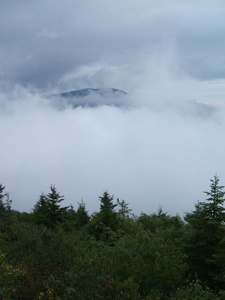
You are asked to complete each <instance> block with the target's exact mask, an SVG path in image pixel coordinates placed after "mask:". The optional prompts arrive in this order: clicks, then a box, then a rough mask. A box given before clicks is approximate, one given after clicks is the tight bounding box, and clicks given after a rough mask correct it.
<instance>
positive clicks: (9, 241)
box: [0, 175, 225, 300]
mask: <svg viewBox="0 0 225 300" xmlns="http://www.w3.org/2000/svg"><path fill="white" fill-rule="evenodd" d="M223 190H224V186H220V185H219V177H218V176H217V175H215V176H214V178H213V179H212V180H211V186H210V191H209V192H205V193H206V200H205V202H198V203H197V204H196V205H195V210H194V211H193V212H190V213H187V214H185V216H184V219H182V218H181V217H180V216H179V215H176V216H170V215H168V214H167V213H165V212H163V210H162V209H159V211H158V212H157V213H153V214H150V215H147V214H145V213H142V214H141V215H140V216H134V215H133V214H132V213H131V209H130V208H129V206H128V203H126V202H125V201H124V200H120V199H117V201H114V197H113V196H110V195H109V194H108V192H104V193H103V195H102V196H101V197H99V202H100V208H99V212H96V213H94V214H92V215H89V214H88V211H87V209H86V207H85V204H84V203H83V202H81V203H79V205H78V208H77V210H74V208H73V207H63V205H62V204H63V201H64V197H63V196H61V195H60V193H59V192H57V190H56V187H55V186H53V185H52V186H51V187H50V192H49V193H48V194H41V195H40V198H39V200H38V201H37V203H36V204H35V206H34V208H33V209H32V212H31V213H21V212H18V211H14V210H12V208H11V206H12V201H10V197H9V195H8V194H7V193H6V192H5V187H4V186H3V185H2V184H0V299H28V300H30V299H39V300H42V299H43V300H44V299H46V300H50V299H52V300H53V299H54V300H60V299H63V300H64V299H65V300H67V299H68V300H69V299H71V300H74V299H75V300H76V299H77V300H88V299H97V300H110V299H125V300H126V299H127V300H128V299H130V300H136V299H146V300H150V299H159V300H160V299H165V300H166V299H171V300H181V299H186V300H193V299H194V300H197V299H202V300H203V299H204V300H205V299H210V300H211V299H225V252H224V244H225V208H224V206H223V204H224V201H225V198H224V195H225V193H224V191H223Z"/></svg>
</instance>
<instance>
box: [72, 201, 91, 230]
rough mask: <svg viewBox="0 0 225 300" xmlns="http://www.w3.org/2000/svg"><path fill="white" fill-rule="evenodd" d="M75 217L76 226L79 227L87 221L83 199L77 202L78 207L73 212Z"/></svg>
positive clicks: (87, 216)
mask: <svg viewBox="0 0 225 300" xmlns="http://www.w3.org/2000/svg"><path fill="white" fill-rule="evenodd" d="M75 218H76V226H77V228H81V227H83V226H84V225H86V224H87V223H88V222H89V219H90V217H89V215H88V212H87V210H86V206H85V203H84V202H83V201H81V203H79V206H78V209H77V211H76V214H75Z"/></svg>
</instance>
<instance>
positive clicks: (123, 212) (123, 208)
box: [117, 198, 132, 219]
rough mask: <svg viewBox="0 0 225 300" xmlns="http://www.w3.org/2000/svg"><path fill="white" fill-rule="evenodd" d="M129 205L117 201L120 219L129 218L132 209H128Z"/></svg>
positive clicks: (122, 201)
mask: <svg viewBox="0 0 225 300" xmlns="http://www.w3.org/2000/svg"><path fill="white" fill-rule="evenodd" d="M128 205H129V203H126V202H125V201H124V200H121V201H120V199H119V198H118V199H117V206H118V207H119V210H118V213H119V215H120V218H121V219H125V218H129V215H130V212H131V211H132V209H129V207H128Z"/></svg>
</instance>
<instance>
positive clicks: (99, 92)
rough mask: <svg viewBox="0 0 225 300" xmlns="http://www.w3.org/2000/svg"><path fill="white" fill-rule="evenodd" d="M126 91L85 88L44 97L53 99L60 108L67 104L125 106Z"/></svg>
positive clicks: (75, 105)
mask: <svg viewBox="0 0 225 300" xmlns="http://www.w3.org/2000/svg"><path fill="white" fill-rule="evenodd" d="M126 95H127V93H126V92H124V91H122V90H119V89H114V88H100V89H93V88H86V89H81V90H74V91H70V92H63V93H58V94H51V95H47V96H45V98H48V99H51V100H53V104H55V105H56V106H57V107H59V108H60V109H63V108H66V107H67V106H72V107H79V106H83V107H95V106H99V105H112V106H126V104H125V102H124V101H125V99H122V98H124V96H126Z"/></svg>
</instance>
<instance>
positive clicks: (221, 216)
mask: <svg viewBox="0 0 225 300" xmlns="http://www.w3.org/2000/svg"><path fill="white" fill-rule="evenodd" d="M210 181H211V186H210V187H211V189H210V191H209V192H204V193H205V194H206V195H207V197H208V198H207V199H206V201H207V202H198V203H197V204H196V205H195V211H193V212H192V213H188V214H186V216H185V220H186V221H187V222H188V224H189V225H190V228H189V231H188V232H187V236H188V238H187V244H186V253H187V255H188V263H189V265H190V270H191V271H192V272H193V273H195V272H196V273H197V274H198V276H199V279H200V280H202V281H204V282H208V284H209V285H210V287H212V288H218V287H222V285H223V284H222V281H223V276H222V262H221V256H220V253H221V251H222V248H223V245H222V243H223V239H224V236H225V227H224V222H225V208H224V207H223V204H224V201H225V198H224V195H225V192H224V191H223V190H224V186H221V185H219V177H218V176H217V175H215V176H214V178H213V179H211V180H210Z"/></svg>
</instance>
